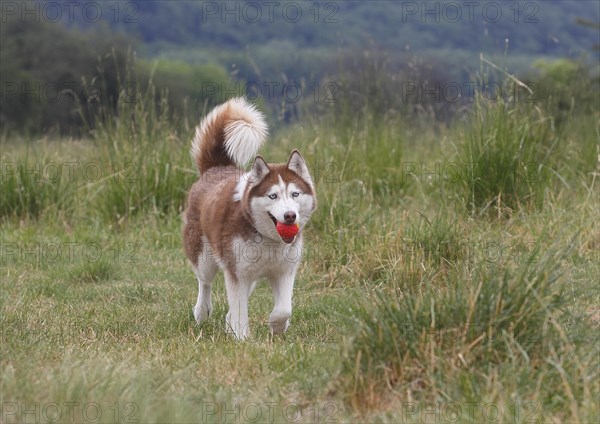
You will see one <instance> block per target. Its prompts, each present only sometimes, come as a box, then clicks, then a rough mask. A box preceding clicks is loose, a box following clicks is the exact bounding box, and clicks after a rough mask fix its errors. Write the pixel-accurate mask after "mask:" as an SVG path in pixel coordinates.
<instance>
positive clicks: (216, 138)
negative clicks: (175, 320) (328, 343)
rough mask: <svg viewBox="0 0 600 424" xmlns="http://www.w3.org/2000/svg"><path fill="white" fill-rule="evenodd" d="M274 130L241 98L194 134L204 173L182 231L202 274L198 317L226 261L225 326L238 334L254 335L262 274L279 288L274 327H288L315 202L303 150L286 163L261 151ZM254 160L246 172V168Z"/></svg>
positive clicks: (199, 275)
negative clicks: (253, 302)
mask: <svg viewBox="0 0 600 424" xmlns="http://www.w3.org/2000/svg"><path fill="white" fill-rule="evenodd" d="M267 134H268V127H267V125H266V123H265V119H264V116H263V114H262V113H260V112H259V111H258V110H257V109H256V108H255V107H254V106H253V105H251V104H249V103H248V102H247V101H246V100H245V99H243V98H236V99H231V100H229V101H227V102H226V103H224V104H222V105H220V106H218V107H216V108H215V109H214V110H213V111H212V112H211V113H210V114H208V115H207V116H206V117H205V118H204V120H203V121H202V123H201V124H200V126H199V127H198V128H197V129H196V136H195V138H194V140H193V141H192V150H191V154H192V156H193V158H194V160H195V162H196V165H197V166H198V169H199V171H200V178H199V179H198V181H196V183H194V185H193V186H192V188H191V190H190V193H189V195H188V202H187V209H186V211H185V214H184V222H185V226H184V231H183V237H184V249H185V253H186V255H187V257H188V258H189V260H190V262H191V264H192V268H193V270H194V273H195V274H196V277H197V279H198V300H197V302H196V306H195V307H194V317H195V319H196V322H198V323H201V322H202V321H204V320H205V319H206V318H208V316H209V315H210V313H211V309H212V303H211V287H212V281H213V279H214V277H215V274H216V273H217V271H218V270H219V268H220V269H221V270H222V271H223V273H224V276H225V286H226V290H227V301H228V303H229V312H228V313H227V317H226V330H227V331H229V332H233V334H234V335H235V337H236V338H237V339H239V340H243V339H245V338H247V337H248V336H249V333H250V331H249V326H248V298H249V296H250V294H251V293H252V290H253V289H254V287H255V285H256V282H257V281H258V280H260V279H267V280H268V281H269V282H270V284H271V288H272V290H273V298H274V300H275V306H274V308H273V311H272V312H271V314H270V315H269V325H270V327H271V331H272V333H273V334H279V333H283V332H284V331H285V330H286V329H287V327H288V325H289V319H290V316H291V314H292V290H293V287H294V278H295V274H296V269H297V268H298V264H299V259H300V255H301V250H302V229H303V228H304V226H305V225H306V223H307V222H308V219H309V218H310V215H311V214H312V212H313V211H314V210H315V207H316V196H315V188H314V184H313V181H312V179H311V177H310V174H309V171H308V167H307V166H306V163H305V161H304V159H303V158H302V156H301V155H300V153H299V152H298V151H297V150H294V151H292V153H291V155H290V157H289V160H288V162H287V163H283V164H280V163H278V164H272V163H267V162H265V160H264V159H263V158H262V157H261V156H256V153H257V152H258V150H259V149H260V147H261V146H262V144H263V142H264V141H265V138H266V136H267ZM252 159H254V164H253V165H252V168H251V169H250V171H249V172H244V171H243V170H242V169H241V168H240V167H241V166H243V165H244V164H246V163H248V162H250V161H251V160H252ZM281 228H292V230H293V231H291V233H290V232H289V231H288V232H285V231H281ZM280 234H282V235H280Z"/></svg>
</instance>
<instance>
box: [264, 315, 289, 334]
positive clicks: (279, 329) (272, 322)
mask: <svg viewBox="0 0 600 424" xmlns="http://www.w3.org/2000/svg"><path fill="white" fill-rule="evenodd" d="M291 315H292V314H291V313H289V312H275V311H273V312H272V313H271V315H269V326H270V327H271V334H273V335H276V334H282V333H284V332H285V331H286V330H287V329H288V328H289V326H290V317H291Z"/></svg>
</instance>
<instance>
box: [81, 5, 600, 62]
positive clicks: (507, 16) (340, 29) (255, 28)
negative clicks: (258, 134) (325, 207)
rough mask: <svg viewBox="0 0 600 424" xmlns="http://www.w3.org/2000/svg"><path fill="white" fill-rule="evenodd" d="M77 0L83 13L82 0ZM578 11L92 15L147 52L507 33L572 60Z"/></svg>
mask: <svg viewBox="0 0 600 424" xmlns="http://www.w3.org/2000/svg"><path fill="white" fill-rule="evenodd" d="M81 3H82V6H81V8H82V9H83V8H84V7H85V4H86V1H83V2H81ZM94 3H95V4H98V3H97V2H94ZM109 3H110V4H109ZM115 5H117V6H115ZM517 5H518V7H517ZM90 10H92V8H90ZM92 12H93V10H92ZM92 12H90V11H88V12H87V15H88V17H89V16H91V15H93V13H92ZM84 15H85V14H84V13H77V12H75V13H74V16H75V18H76V19H75V20H76V21H77V22H78V23H79V24H81V25H86V24H88V25H89V24H90V21H91V20H93V19H85V16H84ZM578 17H582V18H587V19H589V20H592V21H599V20H600V2H597V1H593V0H592V1H574V0H568V1H563V0H561V1H540V0H538V1H521V2H515V1H489V0H481V1H478V2H462V1H449V0H443V1H435V2H423V1H335V2H327V1H321V2H313V1H307V2H305V1H274V2H267V1H235V2H224V1H214V2H212V1H209V2H201V1H145V0H135V1H123V2H120V3H113V2H107V3H105V4H103V14H102V18H103V19H105V20H106V21H107V22H109V23H110V24H111V25H113V26H114V27H117V28H119V29H120V30H123V31H126V32H128V33H133V34H138V35H139V36H140V37H141V39H142V40H143V41H144V42H145V43H147V44H149V45H153V51H154V52H160V51H164V50H168V49H169V48H170V47H172V46H173V45H177V46H187V47H194V48H201V49H225V50H229V49H238V50H239V49H243V48H246V47H252V46H257V45H264V44H269V43H277V44H274V46H277V45H279V46H282V45H286V46H292V47H293V48H299V49H305V48H317V47H320V48H322V47H330V48H331V47H340V46H342V47H343V46H361V47H365V46H378V47H380V48H383V49H390V50H401V51H405V50H411V51H428V50H430V51H439V50H442V49H447V50H464V51H470V52H479V51H483V52H487V53H495V52H502V51H504V49H505V44H506V43H505V40H506V39H508V40H509V43H510V51H511V52H513V53H514V54H517V55H525V54H530V55H544V56H556V57H559V56H560V57H564V56H569V57H573V56H578V55H580V54H582V53H583V52H586V51H588V50H589V48H590V47H591V46H592V45H593V44H594V43H595V42H597V38H598V34H597V33H595V32H594V31H590V30H589V29H588V28H585V27H582V26H580V25H577V24H576V22H575V20H576V18H578ZM86 21H87V22H86Z"/></svg>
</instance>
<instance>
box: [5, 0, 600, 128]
mask: <svg viewBox="0 0 600 424" xmlns="http://www.w3.org/2000/svg"><path fill="white" fill-rule="evenodd" d="M50 3H51V2H48V1H37V2H28V6H27V7H28V8H29V9H28V10H33V12H32V13H30V14H25V15H23V14H22V13H20V12H21V11H20V10H17V11H16V12H15V11H13V10H12V9H6V8H4V9H3V16H2V26H1V40H2V41H1V47H2V48H1V50H0V55H1V56H0V58H1V61H0V79H1V81H0V82H1V90H2V92H1V93H0V94H1V96H0V97H1V101H0V124H1V126H2V133H3V134H4V135H7V134H8V133H15V132H16V133H25V134H49V133H50V134H52V133H58V134H63V135H64V134H67V135H74V136H81V135H83V132H82V131H85V130H86V129H89V126H90V125H91V127H92V128H93V126H94V119H95V118H94V117H95V116H98V110H100V109H105V110H112V111H116V100H117V98H118V97H119V93H120V92H122V91H125V93H128V95H129V96H130V98H131V100H132V101H135V98H136V96H140V95H141V93H143V92H144V91H145V90H146V89H147V87H148V85H149V84H152V85H153V86H154V87H156V89H157V95H156V101H157V102H159V100H160V99H162V97H166V99H167V103H166V104H167V106H168V108H169V113H170V114H172V117H173V122H174V123H182V124H184V125H185V126H186V127H189V126H190V125H191V124H190V123H192V124H193V123H195V122H197V121H198V119H199V116H200V115H201V114H202V113H203V112H204V111H205V110H206V109H207V108H210V107H212V106H214V105H216V104H218V103H220V102H222V101H224V100H225V99H226V98H228V97H231V96H234V95H238V94H247V95H249V97H250V98H253V99H256V100H258V101H260V102H262V103H264V104H266V105H264V106H267V105H268V106H270V107H268V109H269V111H270V113H271V114H272V118H277V119H276V120H277V121H278V122H284V123H285V122H290V121H294V120H298V119H300V118H302V115H303V114H306V113H309V114H312V115H313V116H317V115H318V114H321V113H323V111H324V110H332V111H334V112H336V111H337V112H336V113H338V114H339V113H340V108H346V109H349V110H353V111H360V110H361V109H364V108H365V107H368V108H369V110H371V111H373V112H375V113H381V114H384V113H390V111H392V113H402V114H404V115H409V116H415V117H418V118H419V119H421V120H426V121H427V120H431V119H434V120H436V121H441V122H448V121H449V120H451V119H452V118H454V117H456V116H457V114H460V113H461V112H462V111H464V110H465V107H466V106H469V105H471V104H472V100H473V94H474V93H472V92H471V91H470V90H467V89H466V87H465V85H464V84H465V83H468V82H469V81H473V80H475V76H474V75H476V74H477V72H478V70H479V63H480V62H479V60H480V53H482V54H484V55H485V56H486V57H488V58H490V59H491V60H492V61H494V63H497V64H499V65H500V66H501V67H502V68H505V69H509V70H510V72H512V73H515V74H518V75H519V78H520V79H521V80H523V81H526V82H528V83H530V84H531V86H532V87H535V97H533V99H534V100H535V101H539V102H544V103H545V104H546V105H547V106H548V107H550V108H552V112H554V109H556V111H557V113H558V115H557V121H560V119H563V118H565V117H567V116H568V115H569V114H572V113H574V112H576V113H579V112H582V113H591V112H593V111H594V110H597V98H598V51H597V50H595V49H594V48H595V46H596V44H597V40H598V36H599V33H598V27H597V25H596V24H594V22H597V21H599V20H600V18H599V13H600V12H599V7H600V6H598V3H596V2H588V1H583V2H572V1H553V2H541V1H537V2H521V3H519V6H520V8H519V10H518V11H517V10H516V9H514V4H513V5H511V4H509V3H506V4H502V8H501V10H502V13H503V16H502V17H501V18H500V19H498V21H497V22H493V20H494V19H492V17H493V14H492V13H491V12H490V11H488V12H486V13H487V15H486V14H485V13H484V12H483V11H484V10H486V8H485V7H486V4H487V3H489V2H481V3H480V6H478V7H477V8H476V9H474V14H473V18H472V19H471V18H470V17H469V16H462V17H461V19H459V20H458V21H457V22H452V17H453V14H452V13H451V12H452V10H451V9H445V8H447V7H448V4H449V3H448V2H446V1H441V2H435V3H431V4H430V5H428V6H427V7H430V9H431V10H433V11H435V8H436V7H438V8H440V9H439V11H438V13H437V15H438V17H441V19H438V21H437V22H436V17H435V13H433V14H430V15H427V16H424V17H423V16H421V15H420V12H416V13H415V12H413V10H412V9H411V7H412V6H411V5H412V4H413V3H411V2H408V3H407V2H403V3H402V2H376V4H375V3H373V2H300V3H298V2H278V3H277V6H276V7H274V9H273V10H272V12H271V11H270V10H269V9H268V7H267V6H266V5H265V4H263V3H260V2H258V3H256V2H244V1H241V2H234V3H229V4H228V5H227V6H225V4H224V3H223V2H191V1H177V2H167V1H162V2H152V1H150V2H146V1H122V2H114V3H110V4H108V3H97V2H90V1H82V2H80V3H77V4H78V5H79V6H77V7H76V8H74V9H73V10H74V13H72V14H69V13H66V11H67V9H66V8H63V9H62V12H61V13H62V15H61V16H60V19H54V17H55V16H56V13H54V15H51V14H52V10H53V9H52V7H53V6H51V5H50ZM88 3H94V5H95V6H97V5H100V6H101V18H102V19H98V20H96V19H89V17H88V18H87V19H86V16H85V14H84V13H83V12H82V11H83V10H84V9H85V7H86V5H87V4H88ZM13 4H17V3H13ZM515 4H516V3H515ZM288 6H289V7H288ZM36 7H37V9H36ZM257 8H258V9H257ZM227 10H229V11H233V12H230V13H226V11H227ZM257 10H258V11H259V13H260V16H259V17H258V18H257V22H255V23H253V22H249V21H251V20H253V19H254V16H255V15H256V14H255V12H256V11H257ZM428 10H429V9H428ZM444 10H446V12H444ZM298 11H300V13H301V14H302V15H301V16H299V15H298V14H297V12H298ZM464 12H465V10H463V11H462V13H464ZM88 14H89V13H88ZM487 78H488V80H487V81H488V82H489V81H493V80H494V78H496V79H498V80H501V79H503V78H504V75H501V74H500V75H488V76H487ZM452 83H456V84H458V85H459V86H460V87H461V91H460V96H459V97H458V98H455V97H453V98H452V99H450V101H449V99H447V98H445V97H444V96H443V95H442V96H441V97H440V96H439V95H427V94H426V93H427V90H429V91H431V90H436V87H442V88H443V87H447V86H448V84H452ZM290 84H291V85H292V88H293V90H292V92H293V93H292V94H291V92H286V91H284V90H283V88H284V87H286V85H290ZM298 90H300V91H299V92H300V93H301V95H299V96H297V95H296V94H297V93H298ZM437 91H438V92H439V91H440V90H439V88H437ZM574 97H577V98H578V102H577V105H574V103H573V102H572V99H573V98H574ZM291 99H292V101H290V100H291ZM297 99H299V100H297ZM341 100H343V101H341ZM574 108H576V110H575V109H574Z"/></svg>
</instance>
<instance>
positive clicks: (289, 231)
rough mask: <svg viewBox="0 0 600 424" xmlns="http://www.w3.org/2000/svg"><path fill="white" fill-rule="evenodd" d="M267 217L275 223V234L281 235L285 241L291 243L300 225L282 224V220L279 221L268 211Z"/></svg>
mask: <svg viewBox="0 0 600 424" xmlns="http://www.w3.org/2000/svg"><path fill="white" fill-rule="evenodd" d="M267 213H269V212H267ZM269 217H270V218H271V220H272V221H273V224H275V229H276V230H277V234H279V237H281V240H283V241H284V242H285V243H288V244H289V243H291V242H293V241H294V239H295V238H296V234H298V231H299V230H300V225H298V224H297V223H296V224H284V223H283V222H279V221H278V220H277V219H276V218H275V217H274V216H273V215H271V214H270V213H269Z"/></svg>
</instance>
